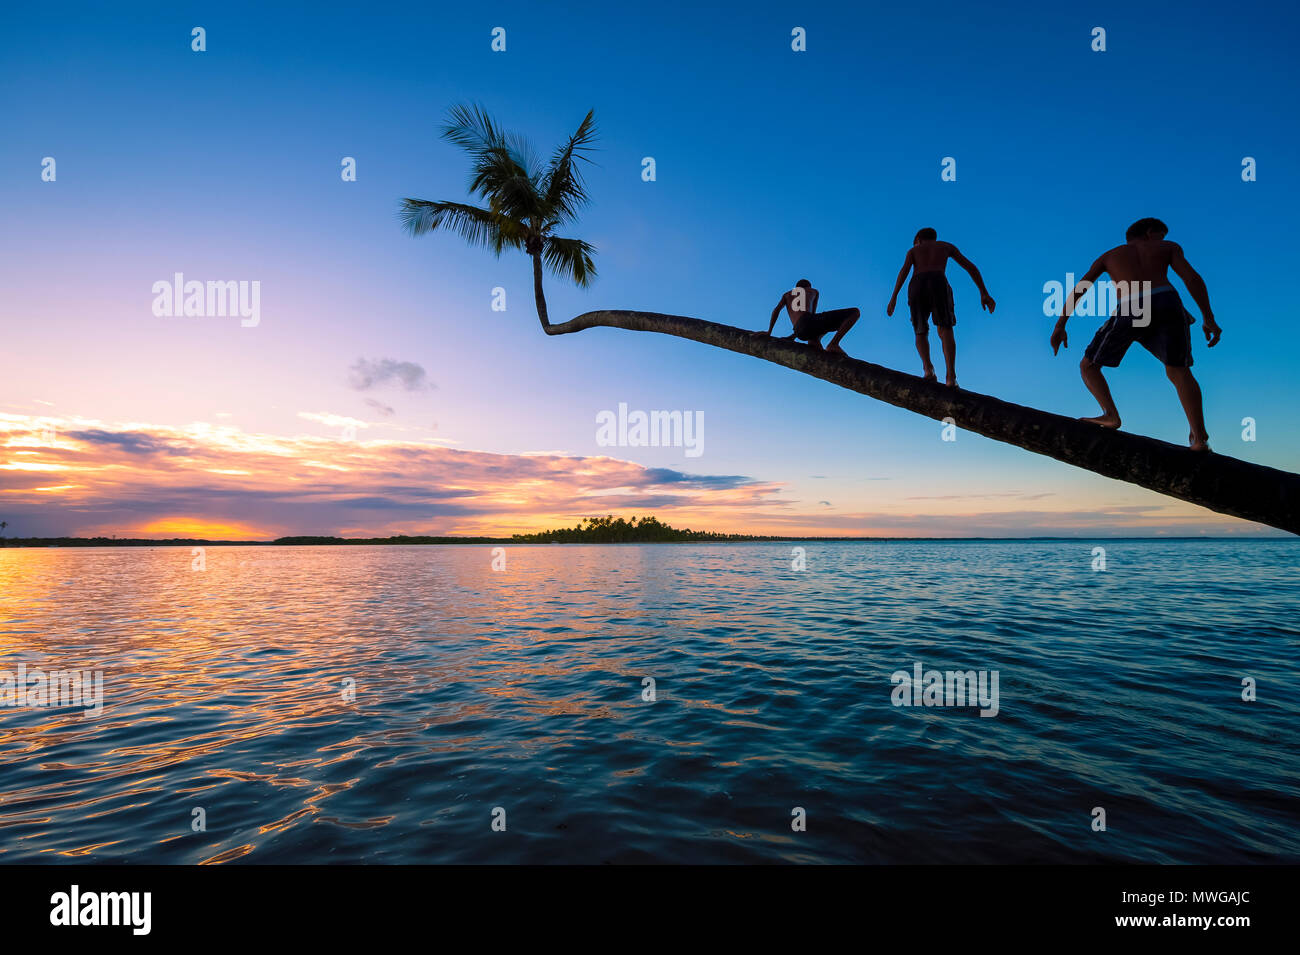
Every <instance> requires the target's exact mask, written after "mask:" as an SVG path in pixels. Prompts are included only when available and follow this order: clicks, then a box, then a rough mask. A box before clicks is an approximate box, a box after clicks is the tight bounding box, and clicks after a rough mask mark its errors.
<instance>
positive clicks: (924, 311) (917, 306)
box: [907, 272, 957, 335]
mask: <svg viewBox="0 0 1300 955" xmlns="http://www.w3.org/2000/svg"><path fill="white" fill-rule="evenodd" d="M907 305H908V307H909V308H911V310H912V328H913V329H914V330H915V331H916V334H918V335H926V334H928V333H929V331H930V316H931V315H933V316H934V324H935V325H936V326H937V327H939V328H952V327H953V326H954V325H956V324H957V312H956V310H955V309H954V308H953V305H952V286H951V285H949V284H948V279H947V277H946V276H945V275H944V274H943V273H942V272H917V273H916V274H915V275H913V276H912V281H910V282H908V283H907Z"/></svg>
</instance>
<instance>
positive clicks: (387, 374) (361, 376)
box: [348, 358, 434, 391]
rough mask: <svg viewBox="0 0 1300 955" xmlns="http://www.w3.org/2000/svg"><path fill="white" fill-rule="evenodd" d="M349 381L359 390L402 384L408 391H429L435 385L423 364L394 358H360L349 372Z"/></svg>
mask: <svg viewBox="0 0 1300 955" xmlns="http://www.w3.org/2000/svg"><path fill="white" fill-rule="evenodd" d="M348 383H349V384H351V385H352V387H353V388H355V389H356V390H357V391H369V390H370V389H371V388H379V387H383V386H385V385H400V386H401V387H402V388H403V389H404V390H406V391H427V390H429V389H431V388H433V387H434V384H433V382H431V381H430V380H429V376H428V374H427V373H426V372H425V370H424V368H423V367H422V366H420V365H417V364H416V363H415V362H413V361H397V360H395V359H392V358H378V359H374V360H371V359H369V358H358V359H357V360H356V361H355V362H354V363H353V365H352V368H351V370H350V372H349V374H348Z"/></svg>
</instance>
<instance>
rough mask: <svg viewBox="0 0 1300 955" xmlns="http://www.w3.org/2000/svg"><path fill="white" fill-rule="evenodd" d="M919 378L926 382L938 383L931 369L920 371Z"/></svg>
mask: <svg viewBox="0 0 1300 955" xmlns="http://www.w3.org/2000/svg"><path fill="white" fill-rule="evenodd" d="M921 377H922V378H924V379H925V380H926V381H938V380H939V378H938V376H937V375H936V374H935V373H934V369H933V368H925V369H922V371H921Z"/></svg>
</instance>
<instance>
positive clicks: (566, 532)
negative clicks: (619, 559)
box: [514, 514, 774, 544]
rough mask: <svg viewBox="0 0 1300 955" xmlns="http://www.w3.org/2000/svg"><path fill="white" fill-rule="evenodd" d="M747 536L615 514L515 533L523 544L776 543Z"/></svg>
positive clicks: (654, 518)
mask: <svg viewBox="0 0 1300 955" xmlns="http://www.w3.org/2000/svg"><path fill="white" fill-rule="evenodd" d="M772 539H774V538H765V537H753V536H750V535H746V534H719V533H717V532H715V531H693V530H691V529H690V528H689V527H688V528H686V529H685V530H679V529H678V528H676V527H669V526H668V525H667V524H665V523H663V522H662V521H661V520H659V518H657V517H642V518H636V517H634V518H632V519H631V520H630V521H629V520H627V519H625V518H622V517H617V518H616V517H614V516H613V515H612V514H610V515H606V516H605V517H585V518H583V519H582V520H580V521H579V522H578V526H577V527H562V528H560V529H558V530H553V531H539V532H537V533H536V534H515V535H514V540H515V541H516V542H518V543H521V544H550V543H556V544H580V543H585V544H635V543H658V542H664V541H742V540H772Z"/></svg>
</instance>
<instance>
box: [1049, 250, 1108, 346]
mask: <svg viewBox="0 0 1300 955" xmlns="http://www.w3.org/2000/svg"><path fill="white" fill-rule="evenodd" d="M1105 271H1106V257H1105V256H1104V255H1103V256H1102V257H1101V258H1100V259H1098V260H1097V261H1096V262H1094V263H1092V265H1090V266H1089V267H1088V271H1087V272H1085V273H1083V278H1081V279H1079V284H1078V285H1076V286H1075V287H1074V288H1072V289H1070V294H1069V295H1067V296H1065V303H1064V304H1063V305H1062V306H1061V317H1060V319H1059V320H1058V321H1057V323H1056V327H1055V328H1053V329H1052V339H1051V341H1052V354H1053V355H1055V354H1056V353H1057V351H1058V350H1059V349H1060V347H1061V346H1062V345H1064V346H1065V347H1066V348H1069V347H1070V340H1069V338H1068V337H1067V336H1066V334H1065V322H1066V320H1067V319H1068V318H1069V317H1070V315H1071V314H1072V313H1073V312H1074V306H1075V305H1076V304H1078V301H1079V299H1081V298H1083V297H1084V296H1085V295H1087V294H1088V289H1090V288H1092V283H1093V282H1095V281H1097V276H1099V275H1101V273H1102V272H1105Z"/></svg>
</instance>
